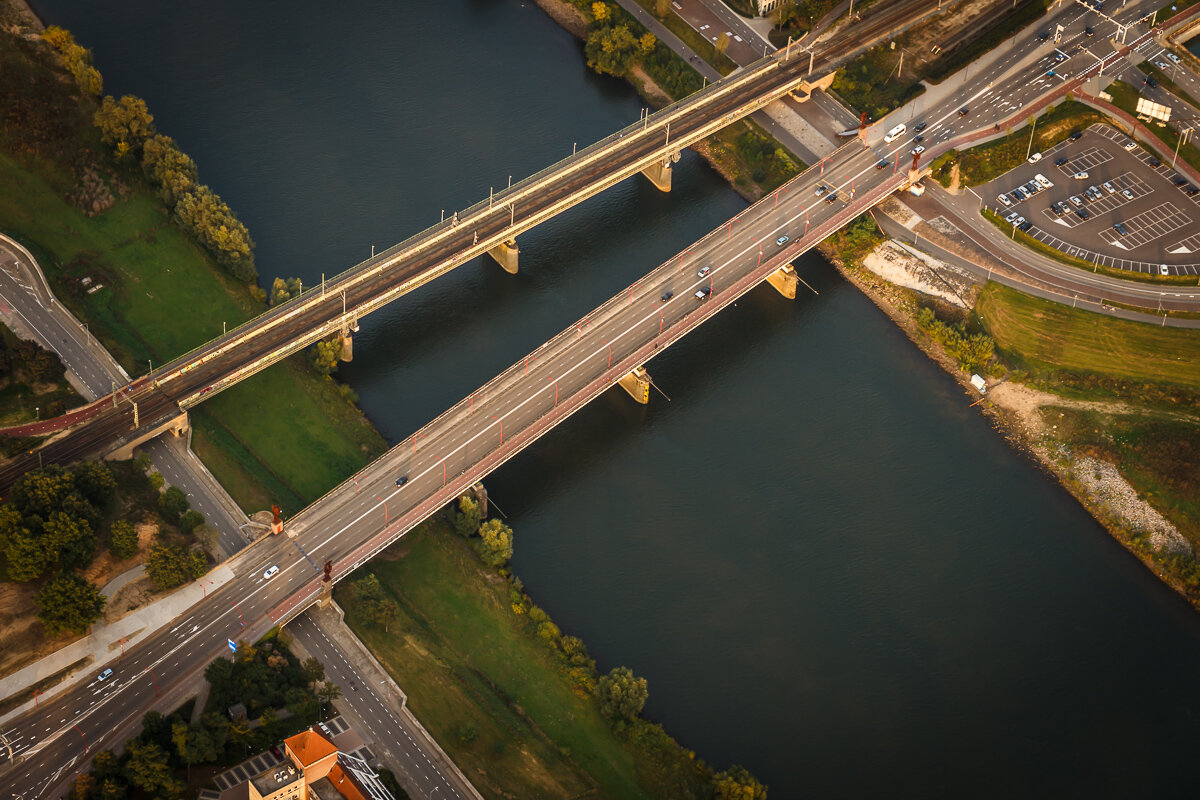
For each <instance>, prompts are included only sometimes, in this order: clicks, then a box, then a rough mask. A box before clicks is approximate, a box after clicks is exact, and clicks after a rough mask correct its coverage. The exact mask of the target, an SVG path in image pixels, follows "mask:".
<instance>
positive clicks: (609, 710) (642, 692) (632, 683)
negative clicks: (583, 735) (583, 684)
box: [596, 667, 650, 721]
mask: <svg viewBox="0 0 1200 800" xmlns="http://www.w3.org/2000/svg"><path fill="white" fill-rule="evenodd" d="M649 694H650V693H649V690H648V689H647V687H646V679H645V678H638V677H635V676H634V674H633V670H631V669H629V667H613V669H612V671H611V672H609V673H608V674H607V675H605V676H603V677H601V678H600V680H599V681H598V682H597V683H596V697H597V699H599V701H600V713H601V714H603V715H604V716H606V717H609V718H610V719H619V720H625V721H632V720H634V719H636V718H637V715H638V714H640V713H642V706H644V705H646V698H647V697H648V696H649Z"/></svg>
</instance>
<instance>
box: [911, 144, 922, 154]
mask: <svg viewBox="0 0 1200 800" xmlns="http://www.w3.org/2000/svg"><path fill="white" fill-rule="evenodd" d="M924 152H925V145H923V144H919V145H917V146H916V147H914V148H913V149H912V154H913V155H914V156H919V155H921V153H924Z"/></svg>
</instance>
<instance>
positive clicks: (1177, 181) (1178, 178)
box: [1171, 175, 1187, 186]
mask: <svg viewBox="0 0 1200 800" xmlns="http://www.w3.org/2000/svg"><path fill="white" fill-rule="evenodd" d="M1171 180H1173V181H1174V182H1175V185H1176V186H1183V185H1184V184H1185V183H1187V178H1185V177H1183V176H1182V175H1176V176H1175V177H1174V178H1172V179H1171Z"/></svg>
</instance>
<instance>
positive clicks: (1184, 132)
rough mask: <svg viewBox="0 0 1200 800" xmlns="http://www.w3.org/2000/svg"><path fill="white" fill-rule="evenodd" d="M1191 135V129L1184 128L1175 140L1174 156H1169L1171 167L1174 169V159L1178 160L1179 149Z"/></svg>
mask: <svg viewBox="0 0 1200 800" xmlns="http://www.w3.org/2000/svg"><path fill="white" fill-rule="evenodd" d="M1191 135H1192V128H1184V129H1183V130H1182V131H1180V135H1179V138H1178V139H1176V140H1175V155H1173V156H1171V167H1172V169H1173V168H1174V167H1175V159H1177V158H1179V148H1180V146H1181V145H1183V143H1184V142H1185V141H1187V138H1188V137H1189V136H1191Z"/></svg>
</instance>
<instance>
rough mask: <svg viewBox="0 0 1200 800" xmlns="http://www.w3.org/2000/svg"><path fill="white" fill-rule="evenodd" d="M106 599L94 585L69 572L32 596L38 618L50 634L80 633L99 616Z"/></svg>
mask: <svg viewBox="0 0 1200 800" xmlns="http://www.w3.org/2000/svg"><path fill="white" fill-rule="evenodd" d="M107 601H108V599H107V598H106V597H105V596H104V595H102V594H100V590H99V589H97V588H96V586H95V585H94V584H92V583H89V582H88V581H86V580H84V579H83V578H81V577H80V576H78V575H75V574H73V573H69V574H66V575H59V576H58V577H57V578H55V579H54V580H52V581H50V582H49V583H47V584H46V585H45V586H43V587H42V589H41V591H39V592H38V593H37V596H36V597H35V598H34V602H36V603H37V606H38V614H37V616H38V619H39V620H41V621H42V624H43V625H45V626H46V630H47V631H48V632H49V633H50V635H52V636H57V635H58V634H59V633H62V632H64V631H69V632H71V633H83V632H84V631H85V630H87V628H88V626H89V625H91V624H92V623H93V622H95V621H96V620H98V619H100V615H101V614H102V613H103V612H104V604H105V603H106V602H107Z"/></svg>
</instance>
